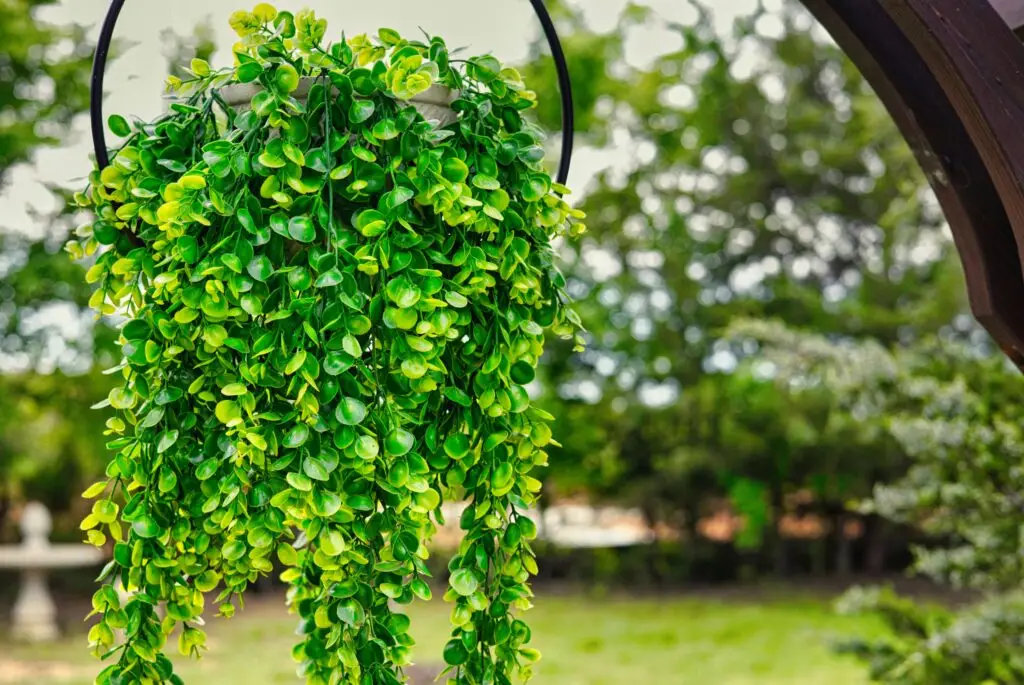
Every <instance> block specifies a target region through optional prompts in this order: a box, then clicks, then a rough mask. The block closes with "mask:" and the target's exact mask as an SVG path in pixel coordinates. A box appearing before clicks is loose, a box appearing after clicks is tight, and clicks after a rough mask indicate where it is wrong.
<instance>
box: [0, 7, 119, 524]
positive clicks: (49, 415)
mask: <svg viewBox="0 0 1024 685" xmlns="http://www.w3.org/2000/svg"><path fill="white" fill-rule="evenodd" d="M54 4H56V3H55V2H53V1H52V0H3V2H0V43H2V45H3V49H2V51H3V57H2V58H0V62H2V65H3V66H2V68H0V69H2V74H3V76H2V78H0V112H2V113H3V114H2V116H0V191H3V190H5V189H7V188H9V186H8V185H7V181H8V180H9V179H11V178H12V177H13V176H14V175H15V174H17V173H18V167H19V165H22V164H30V163H31V162H32V160H33V156H34V153H35V151H36V150H38V149H39V148H41V147H46V146H53V145H57V144H60V143H63V142H65V141H66V137H67V132H68V129H69V124H70V122H71V120H72V119H73V117H74V116H75V115H76V114H79V113H80V112H82V111H83V110H84V109H85V107H86V105H87V103H88V76H89V66H90V58H91V56H92V44H91V43H90V41H89V40H86V36H85V32H84V30H83V29H81V28H79V27H73V26H57V25H53V24H50V23H48V22H46V21H43V19H42V17H41V16H40V14H41V13H42V12H44V11H46V9H48V8H51V6H52V5H54ZM20 183H21V186H20V187H24V184H25V179H21V181H20ZM50 190H52V191H53V195H54V200H55V201H56V203H57V205H58V206H59V207H61V208H62V209H61V210H58V211H56V212H52V213H51V212H31V211H30V213H29V221H26V222H24V224H26V225H15V224H14V222H13V218H12V216H10V215H5V216H3V217H0V359H2V360H3V364H2V368H0V537H2V536H3V535H4V534H5V532H8V531H10V532H12V533H13V532H14V530H13V529H14V526H9V527H8V526H7V525H6V524H7V523H8V522H7V521H5V518H6V515H7V512H8V510H9V506H10V505H11V504H13V503H18V502H23V501H24V500H25V499H28V498H31V499H36V500H40V501H42V502H45V503H46V505H47V506H49V507H50V508H51V509H52V510H54V511H56V512H58V514H60V513H63V512H64V511H66V510H67V508H68V504H69V503H70V502H72V501H74V499H75V494H76V492H77V490H78V489H80V486H81V483H82V481H83V479H87V478H92V477H94V476H95V474H96V473H97V468H96V467H97V464H98V462H99V461H100V460H99V459H98V458H97V455H98V454H99V453H100V451H101V450H102V448H103V441H102V439H101V436H100V435H99V434H98V433H99V429H100V427H101V426H102V422H101V421H100V420H98V417H96V416H95V413H94V412H83V411H81V409H82V408H83V407H84V406H88V405H89V404H91V403H92V402H94V401H95V398H97V397H102V396H103V395H104V394H105V393H106V392H107V389H108V387H105V386H109V383H107V381H106V379H104V378H102V377H101V376H100V375H99V374H98V373H90V372H89V369H90V366H91V364H92V360H93V359H94V358H102V357H104V355H106V354H107V353H108V351H109V350H112V348H113V344H112V343H113V336H112V335H110V334H109V333H110V332H109V330H108V329H106V328H105V327H104V326H102V325H100V326H91V325H90V323H89V321H88V318H89V317H88V312H87V311H84V310H85V308H86V305H87V301H88V298H89V294H90V292H89V288H88V287H87V286H86V285H85V284H84V283H83V282H82V275H83V273H84V269H83V268H82V267H81V266H80V265H77V264H74V263H72V261H71V260H70V259H69V258H68V256H67V254H65V253H64V252H62V251H61V249H60V247H61V245H62V244H63V242H64V241H65V240H66V238H67V233H68V230H69V224H70V223H71V221H72V219H73V217H72V216H71V213H70V212H64V211H63V204H64V200H65V198H64V196H63V194H62V193H61V192H60V191H59V190H58V189H50ZM7 202H8V204H11V205H13V206H17V201H16V199H15V198H13V197H11V198H8V199H7ZM87 414H88V415H87ZM90 426H91V427H93V428H95V429H96V430H90ZM62 532H63V531H62Z"/></svg>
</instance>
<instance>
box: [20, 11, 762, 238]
mask: <svg viewBox="0 0 1024 685" xmlns="http://www.w3.org/2000/svg"><path fill="white" fill-rule="evenodd" d="M574 1H575V3H576V4H577V5H578V6H583V7H584V8H585V12H586V16H587V20H588V22H589V23H590V25H591V27H592V28H593V29H594V30H596V31H606V30H608V29H609V28H610V26H611V25H612V23H613V22H615V21H616V18H617V17H618V15H619V13H620V12H621V10H622V8H623V7H624V5H625V2H624V1H623V0H574ZM108 4H109V3H108V2H107V0H63V1H62V2H60V3H59V4H57V5H55V6H54V7H52V8H49V9H48V10H47V11H46V12H44V13H43V14H42V15H41V16H42V18H44V19H46V20H48V21H53V22H55V23H72V22H74V23H78V24H83V25H87V26H91V27H92V31H91V33H92V35H93V36H94V37H95V36H96V35H97V34H98V31H99V24H100V22H101V21H102V18H103V15H104V14H105V13H106V9H107V6H108ZM254 4H255V0H248V1H247V2H243V1H240V0H230V1H225V0H162V1H159V2H157V1H154V0H132V1H130V2H127V3H126V6H125V9H124V11H123V12H122V14H121V18H120V21H119V22H118V25H117V33H116V35H117V37H118V38H121V39H123V40H130V41H133V42H134V43H135V44H134V45H133V46H132V47H131V48H130V49H129V50H127V52H125V53H124V54H122V55H121V56H120V57H119V58H118V59H117V60H116V61H113V62H111V63H110V65H109V67H108V70H107V77H106V90H107V93H108V94H107V97H106V100H105V108H104V114H105V115H109V114H111V113H120V114H125V115H137V116H140V117H141V118H143V119H151V118H153V117H155V116H157V115H158V114H159V113H160V111H161V107H162V105H161V98H160V93H161V90H162V84H163V80H164V78H165V76H166V70H167V64H166V59H165V58H164V56H163V54H162V49H163V45H162V42H161V39H160V33H161V31H162V30H163V29H165V28H168V27H169V28H172V29H174V30H175V32H177V33H179V34H182V35H189V34H191V32H192V29H193V28H194V27H195V25H196V24H197V23H199V22H201V21H202V20H204V19H205V18H207V17H209V18H210V19H212V25H213V27H214V28H215V29H216V30H217V32H218V34H217V37H218V45H219V47H220V50H219V53H218V58H219V60H220V61H226V60H228V59H230V58H229V48H230V46H231V45H232V43H233V42H234V34H233V32H232V31H231V29H230V28H229V27H228V26H227V17H228V16H229V15H230V13H231V12H232V11H233V10H235V9H238V8H239V7H249V6H252V5H254ZM272 4H275V5H276V6H277V7H278V8H279V9H288V10H292V11H297V10H300V9H303V8H304V7H313V8H314V9H316V11H317V13H318V14H319V15H320V16H322V17H324V18H326V19H327V20H328V21H329V23H330V28H329V33H328V35H329V36H337V35H340V33H341V31H342V30H345V31H346V32H347V33H348V34H349V35H353V34H358V33H363V32H369V33H372V32H374V31H376V30H377V29H378V28H380V27H382V26H387V27H390V28H394V29H396V30H398V31H399V32H400V33H402V34H405V35H418V28H419V27H423V28H424V29H425V30H426V31H427V32H428V33H430V34H434V35H441V36H444V38H445V39H446V41H447V42H448V45H449V46H450V47H457V46H467V47H468V48H470V49H471V50H472V51H474V52H477V53H484V52H493V53H494V54H495V55H496V56H497V57H498V58H499V59H502V60H503V61H509V62H515V61H519V60H522V59H523V58H524V57H525V55H526V49H527V46H528V43H529V40H530V39H531V38H533V37H534V36H535V35H537V34H538V32H539V30H540V29H539V26H538V25H537V20H536V17H535V16H534V14H533V10H532V8H531V7H530V4H529V3H528V2H527V1H526V0H516V1H515V2H509V1H507V0H486V1H481V0H431V2H413V1H411V0H374V2H371V3H355V2H327V1H326V0H325V1H323V2H311V1H310V0H300V1H295V0H279V1H278V2H276V3H272ZM640 4H644V5H647V6H650V7H652V8H654V9H655V10H656V11H657V12H658V13H659V14H660V15H661V16H662V17H664V18H665V19H668V20H671V21H680V22H686V23H689V21H690V20H692V19H693V17H694V12H693V9H692V7H691V6H690V4H689V3H688V2H686V1H685V0H641V3H640ZM707 4H710V5H712V6H713V7H714V8H715V17H716V21H717V23H718V25H719V28H720V29H721V30H723V31H726V30H728V28H729V27H730V26H731V24H732V21H733V20H734V19H735V18H736V17H737V16H738V15H740V14H742V13H748V12H751V11H753V9H754V8H755V7H756V5H757V2H756V0H710V1H709V2H707ZM766 4H778V3H766ZM674 45H675V41H674V39H673V37H672V36H671V35H666V34H664V33H659V32H657V31H654V30H652V31H650V32H646V35H637V36H635V37H634V39H633V40H631V41H630V45H628V46H627V47H628V56H629V59H630V61H631V62H637V63H642V62H644V61H645V60H646V59H649V58H650V57H653V56H656V55H658V54H661V53H664V52H666V51H667V50H670V49H672V48H673V46H674ZM88 131H89V123H88V119H87V117H86V116H83V117H81V118H80V119H79V120H78V121H77V122H76V123H75V125H74V127H73V130H72V131H71V132H70V135H69V142H68V143H67V144H66V145H65V146H63V147H61V148H56V149H45V150H41V151H40V152H39V153H38V154H37V156H36V160H35V162H34V164H32V165H27V166H26V167H25V168H23V169H19V170H17V172H16V173H14V174H12V176H13V178H11V180H10V182H9V183H8V184H7V186H6V187H5V188H4V189H3V191H2V192H0V229H4V230H16V231H23V232H26V233H34V232H35V231H33V226H32V221H31V219H29V217H28V214H27V212H26V209H27V208H28V207H29V206H35V207H39V208H47V207H51V206H52V198H51V197H50V196H49V194H48V193H47V192H46V191H45V189H44V188H43V186H42V185H41V181H47V182H57V183H72V184H75V185H77V183H78V181H77V179H81V178H83V177H84V176H85V174H87V173H88V171H89V169H90V166H91V161H90V157H89V154H90V152H91V150H92V146H91V142H90V137H89V133H88ZM616 158H618V159H620V160H622V161H623V163H625V160H626V159H628V156H626V157H618V155H614V154H613V155H612V157H611V158H609V157H608V156H607V155H603V156H602V155H597V154H595V153H593V152H590V153H588V151H586V150H580V151H579V152H578V153H577V154H576V155H574V158H573V173H572V175H571V177H570V179H569V181H570V185H571V186H573V187H575V188H580V189H582V188H583V187H584V186H585V185H586V182H587V181H588V180H589V178H590V177H591V176H592V175H593V173H594V172H595V171H596V170H598V169H599V168H601V167H604V166H607V165H608V164H615V163H616ZM36 230H38V229H36Z"/></svg>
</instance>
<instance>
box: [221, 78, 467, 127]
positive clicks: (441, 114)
mask: <svg viewBox="0 0 1024 685" xmlns="http://www.w3.org/2000/svg"><path fill="white" fill-rule="evenodd" d="M312 85H313V79H311V78H303V79H302V80H301V81H299V87H298V88H297V89H296V90H295V92H294V93H292V96H293V97H294V98H295V99H296V100H298V101H300V102H305V101H306V98H307V97H308V96H309V89H310V88H311V87H312ZM261 90H263V86H261V85H260V84H258V83H233V84H231V85H230V86H226V87H224V88H222V89H221V90H220V96H221V97H222V98H223V99H224V102H226V103H227V104H228V105H229V106H231V107H232V108H234V109H236V110H238V111H240V112H244V111H245V110H247V109H249V105H250V103H251V102H252V98H253V96H255V95H256V94H257V93H259V92H260V91H261ZM456 98H458V93H457V92H455V91H453V90H452V89H451V88H449V87H447V86H438V85H434V86H431V87H430V88H428V89H427V90H425V91H424V92H422V93H420V94H419V95H417V96H416V97H414V98H413V99H412V100H410V101H409V104H411V105H412V106H413V107H415V108H416V111H417V112H419V113H420V114H422V115H423V118H424V119H426V120H427V121H436V122H437V125H438V126H447V125H448V124H452V123H454V122H455V121H457V120H458V118H459V115H458V114H456V113H455V112H454V111H453V110H452V107H451V104H452V102H454V101H455V99H456Z"/></svg>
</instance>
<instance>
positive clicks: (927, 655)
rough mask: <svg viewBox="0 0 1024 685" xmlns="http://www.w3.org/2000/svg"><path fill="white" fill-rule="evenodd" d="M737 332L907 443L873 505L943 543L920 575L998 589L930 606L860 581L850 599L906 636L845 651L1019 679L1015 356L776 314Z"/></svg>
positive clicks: (797, 378)
mask: <svg viewBox="0 0 1024 685" xmlns="http://www.w3.org/2000/svg"><path fill="white" fill-rule="evenodd" d="M733 333H734V334H735V335H736V336H739V337H743V338H746V339H748V340H756V341H758V344H759V345H760V346H761V352H760V354H759V357H760V358H761V359H762V360H763V361H767V362H769V363H770V364H771V365H772V368H773V369H774V375H775V378H776V381H777V382H778V383H780V384H781V385H785V386H788V387H791V388H807V389H810V388H821V389H824V390H825V391H826V392H827V393H828V394H830V395H831V396H832V397H833V398H834V402H835V404H836V405H837V406H839V407H842V408H843V409H844V410H845V411H846V412H847V413H848V415H849V417H850V418H851V419H852V420H853V421H855V422H856V424H857V425H859V426H861V427H862V429H863V430H866V431H883V432H884V433H885V434H887V435H888V436H890V438H891V439H892V440H894V441H895V442H897V443H898V444H899V445H900V446H901V447H902V448H903V449H904V450H905V452H906V454H908V455H909V457H910V458H911V459H912V466H911V468H910V469H909V470H908V472H907V473H906V475H905V476H904V477H903V478H901V479H899V480H897V481H895V482H893V483H889V484H879V485H876V487H875V490H874V497H873V498H872V500H871V501H869V502H867V503H865V505H864V508H865V509H866V510H867V511H871V512H875V513H878V514H880V515H882V516H885V517H886V518H888V519H890V520H895V521H899V522H901V523H906V524H909V525H913V526H916V527H919V528H921V529H923V530H924V531H926V532H928V533H929V534H931V535H932V536H933V537H934V538H935V539H936V540H940V541H942V544H941V545H936V546H934V547H927V548H921V549H918V550H916V559H915V562H916V564H915V566H916V570H917V571H918V572H919V573H923V574H926V575H928V576H930V577H931V578H933V579H935V580H936V581H939V582H945V583H949V584H952V585H954V586H956V587H967V588H971V589H975V590H981V591H983V592H984V593H985V594H984V599H983V600H982V601H981V602H979V603H978V604H976V605H974V606H970V607H967V608H964V609H961V610H958V611H943V610H935V611H930V610H924V609H922V608H921V607H919V606H918V605H917V604H915V603H914V602H912V601H910V600H907V599H903V598H900V597H897V596H895V595H894V594H893V593H891V592H889V591H877V590H876V591H869V592H860V591H858V592H856V593H854V594H853V595H851V596H850V597H849V598H848V600H847V602H846V607H845V608H846V609H847V610H850V611H854V610H856V611H861V612H870V613H874V614H877V615H879V616H881V617H882V618H883V619H884V620H885V621H886V623H887V624H888V625H889V626H890V627H891V629H892V633H893V634H892V635H891V636H888V637H886V638H884V639H879V640H872V641H868V640H862V641H858V642H854V643H851V644H849V645H846V647H845V649H846V650H847V651H850V652H852V653H855V654H858V655H860V656H861V657H862V658H864V660H866V661H867V662H868V663H869V664H870V665H871V671H872V677H873V678H874V679H875V681H876V682H881V683H891V684H892V685H918V684H920V685H926V684H931V683H949V684H950V685H977V684H978V683H984V684H986V685H996V684H998V685H1009V684H1010V683H1017V682H1020V681H1021V678H1022V677H1024V661H1022V660H1021V646H1022V644H1024V604H1022V603H1021V598H1020V582H1021V577H1022V572H1024V569H1022V567H1021V563H1022V562H1021V534H1020V532H1021V530H1024V514H1022V509H1021V506H1020V493H1021V492H1022V490H1024V482H1022V480H1021V479H1022V473H1024V469H1022V468H1021V466H1022V463H1024V434H1022V432H1021V425H1022V419H1024V416H1022V412H1021V409H1020V402H1019V398H1020V396H1021V393H1022V392H1024V378H1022V377H1021V375H1020V373H1019V372H1018V371H1016V370H1014V369H1012V368H1011V367H1010V364H1009V362H1008V361H1007V360H1006V359H1005V358H1003V357H1002V355H998V356H992V355H988V354H984V353H983V351H981V350H979V349H978V348H977V347H966V346H959V345H954V344H952V343H950V342H949V341H944V342H942V341H923V342H921V343H918V344H916V345H913V346H908V347H906V348H902V349H898V350H896V351H889V350H887V349H885V348H884V347H882V346H880V345H878V344H877V343H875V342H873V341H870V340H869V341H840V342H837V341H834V340H829V339H827V338H824V337H822V336H817V335H813V334H809V333H806V332H802V331H796V330H792V329H787V328H785V327H783V326H780V325H777V324H766V323H763V322H745V323H741V324H737V325H736V326H735V328H734V330H733Z"/></svg>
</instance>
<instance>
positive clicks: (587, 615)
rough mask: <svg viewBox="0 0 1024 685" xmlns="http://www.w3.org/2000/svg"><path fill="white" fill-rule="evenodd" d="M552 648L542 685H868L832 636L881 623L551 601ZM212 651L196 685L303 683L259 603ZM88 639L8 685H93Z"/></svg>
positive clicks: (542, 640)
mask: <svg viewBox="0 0 1024 685" xmlns="http://www.w3.org/2000/svg"><path fill="white" fill-rule="evenodd" d="M412 614H413V619H414V620H413V630H414V631H415V634H416V635H417V637H418V639H419V645H418V647H417V655H418V658H419V660H420V661H422V662H423V663H436V662H437V661H438V658H439V657H438V655H440V653H441V647H442V645H443V644H444V642H445V640H446V635H447V627H446V626H447V620H448V611H447V609H446V607H445V606H444V605H443V603H441V602H439V601H436V602H432V603H431V604H430V605H427V606H417V607H414V608H413V610H412ZM529 619H530V622H531V624H532V626H533V627H534V644H535V646H537V647H538V648H540V649H541V650H542V651H543V652H544V659H543V660H542V661H541V662H540V664H539V666H538V669H537V678H536V679H535V680H534V681H533V682H534V683H536V684H537V685H619V684H622V683H625V684H628V685H648V684H650V685H663V684H664V685H822V684H824V683H828V685H863V684H865V683H866V682H867V681H866V679H865V678H864V677H863V676H862V675H861V674H862V672H863V669H862V668H860V667H859V666H858V665H857V664H856V663H853V662H851V661H849V660H847V659H843V658H838V657H836V656H834V655H832V654H831V653H830V652H829V642H830V640H832V639H834V638H837V637H842V636H846V635H851V634H854V633H857V632H858V631H875V630H877V626H875V625H874V624H873V623H871V622H869V621H866V620H862V619H852V618H841V617H837V616H835V615H834V614H833V613H832V612H831V610H830V608H829V606H828V604H827V603H826V602H823V601H818V600H815V599H800V598H794V597H793V596H791V595H790V596H785V597H776V598H772V599H756V600H755V599H752V598H749V597H747V598H733V599H729V598H723V599H713V598H700V597H695V596H693V595H690V596H685V597H671V596H666V597H661V598H646V599H626V598H611V599H593V598H587V597H584V596H582V595H571V596H546V597H545V596H541V597H540V598H539V599H538V601H537V608H536V609H534V610H533V611H532V612H530V614H529ZM211 623H212V624H211V625H210V626H209V628H210V651H209V652H208V654H207V656H206V657H205V658H204V659H203V660H202V661H200V662H198V663H188V664H182V668H181V671H180V672H181V675H182V676H183V677H184V679H185V681H186V683H188V684H189V685H211V684H213V683H216V684H217V685H235V684H238V685H241V684H244V685H263V684H265V683H294V682H297V681H296V678H295V676H294V672H293V670H292V667H291V661H290V657H289V649H290V646H291V645H292V643H293V641H294V636H293V634H292V633H293V629H294V626H295V621H294V620H293V619H292V618H291V617H289V616H288V615H287V614H286V613H285V612H284V611H283V609H279V608H278V607H277V605H276V604H275V603H271V602H266V601H261V602H260V603H258V604H250V605H248V606H247V608H246V611H245V612H244V613H242V614H240V615H239V616H238V617H237V618H235V619H233V620H231V621H213V622H211ZM82 641H83V640H82V638H81V637H80V636H79V637H78V638H77V639H68V640H67V641H65V642H62V643H60V644H57V645H50V646H46V647H23V646H17V645H11V644H3V643H0V683H3V684H4V685H29V683H31V684H32V685H52V684H56V683H64V684H72V685H78V684H82V685H86V684H88V683H91V682H92V680H91V677H90V675H91V673H92V672H93V670H94V666H93V664H92V663H91V662H90V657H88V655H84V656H83V652H84V647H83V646H82Z"/></svg>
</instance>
